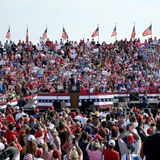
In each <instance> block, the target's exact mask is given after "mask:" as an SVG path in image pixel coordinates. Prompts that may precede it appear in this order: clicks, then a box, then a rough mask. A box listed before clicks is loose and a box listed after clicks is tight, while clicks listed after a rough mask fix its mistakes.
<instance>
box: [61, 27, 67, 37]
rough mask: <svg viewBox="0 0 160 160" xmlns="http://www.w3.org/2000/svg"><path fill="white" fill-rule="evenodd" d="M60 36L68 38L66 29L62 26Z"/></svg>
mask: <svg viewBox="0 0 160 160" xmlns="http://www.w3.org/2000/svg"><path fill="white" fill-rule="evenodd" d="M62 38H63V39H64V40H66V39H68V34H67V32H66V30H65V29H64V27H63V30H62Z"/></svg>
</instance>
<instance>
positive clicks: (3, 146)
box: [0, 38, 160, 160]
mask: <svg viewBox="0 0 160 160" xmlns="http://www.w3.org/2000/svg"><path fill="white" fill-rule="evenodd" d="M159 54H160V40H157V39H156V38H155V39H149V40H148V41H145V42H144V43H142V42H141V41H140V40H139V39H137V40H133V41H132V40H130V41H127V40H126V39H125V40H121V41H115V43H113V44H106V43H105V42H103V43H102V44H100V43H99V42H95V41H94V40H91V41H89V39H87V41H84V40H81V41H80V42H79V43H78V42H73V41H67V42H65V43H64V42H63V41H62V40H61V41H60V42H59V43H58V42H54V43H53V42H51V41H50V40H49V39H48V40H47V41H46V42H41V43H40V44H37V45H34V44H32V42H30V43H29V44H28V43H27V44H26V43H25V42H22V41H19V42H18V43H17V44H15V43H14V42H12V41H6V42H5V44H4V45H3V44H2V43H1V42H0V75H1V76H0V93H1V95H2V96H1V97H2V98H1V100H2V101H4V102H7V101H10V100H11V99H14V98H18V97H20V98H21V100H22V101H21V102H20V101H19V103H18V104H17V105H16V106H11V105H9V104H8V105H7V107H6V109H5V110H0V160H1V159H2V160H7V159H10V160H142V159H144V160H158V158H159V139H160V138H159V133H160V112H159V110H158V111H157V114H156V115H154V116H153V114H152V112H151V110H150V109H149V108H147V109H146V108H145V109H138V108H136V107H135V106H132V108H127V107H117V108H114V107H110V108H107V109H106V110H105V111H99V110H98V109H97V110H96V111H94V112H84V113H81V112H80V111H79V110H78V109H75V110H70V109H69V108H64V109H62V110H61V111H60V112H57V111H55V109H54V106H53V107H49V108H48V110H46V111H45V112H43V113H41V112H39V109H38V108H35V109H34V111H33V113H30V114H28V113H26V112H25V111H24V109H23V106H24V105H25V104H26V102H25V100H23V97H25V96H29V95H32V94H34V93H39V92H48V93H56V92H66V93H67V91H68V87H69V85H70V83H71V82H73V83H75V84H76V83H79V84H80V87H81V93H94V92H96V93H100V92H132V91H135V92H139V93H146V92H147V93H149V92H154V93H155V92H159V87H160V83H159V79H160V66H159V65H160V64H159V63H160V58H159V57H160V56H159Z"/></svg>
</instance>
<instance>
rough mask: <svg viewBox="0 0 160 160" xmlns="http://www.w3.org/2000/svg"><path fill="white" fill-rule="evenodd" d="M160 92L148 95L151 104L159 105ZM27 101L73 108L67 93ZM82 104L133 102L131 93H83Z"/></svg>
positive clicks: (15, 101) (37, 95) (80, 99)
mask: <svg viewBox="0 0 160 160" xmlns="http://www.w3.org/2000/svg"><path fill="white" fill-rule="evenodd" d="M138 96H139V97H138V99H139V100H138V101H134V102H135V103H136V102H137V103H141V100H142V96H143V94H138ZM159 97H160V92H159V93H150V94H147V98H148V100H149V103H150V104H152V103H154V104H157V103H158V101H159ZM25 99H28V100H29V99H34V102H35V104H36V106H37V107H40V108H41V107H42V108H45V107H50V106H53V105H54V103H55V102H62V103H65V104H66V106H71V103H70V96H69V94H67V93H52V94H50V93H39V94H35V95H32V96H27V97H25ZM18 100H19V99H14V100H11V101H9V102H7V103H1V104H0V107H1V109H3V108H5V107H6V105H7V104H11V105H13V106H14V105H16V104H17V102H18ZM82 102H92V103H93V104H94V105H95V106H101V107H102V106H111V105H113V104H114V103H119V102H127V103H128V102H131V100H130V93H124V92H123V93H118V92H116V93H115V92H112V93H91V94H88V93H83V94H80V96H79V106H81V105H82Z"/></svg>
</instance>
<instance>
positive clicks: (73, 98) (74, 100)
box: [68, 83, 80, 108]
mask: <svg viewBox="0 0 160 160" xmlns="http://www.w3.org/2000/svg"><path fill="white" fill-rule="evenodd" d="M68 93H69V96H70V102H71V108H77V107H79V104H78V103H79V94H80V84H79V83H78V84H75V85H70V86H69V88H68Z"/></svg>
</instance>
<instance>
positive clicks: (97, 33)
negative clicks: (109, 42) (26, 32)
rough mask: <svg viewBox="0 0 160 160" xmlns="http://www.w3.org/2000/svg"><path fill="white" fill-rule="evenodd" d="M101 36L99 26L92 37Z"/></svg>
mask: <svg viewBox="0 0 160 160" xmlns="http://www.w3.org/2000/svg"><path fill="white" fill-rule="evenodd" d="M96 36H99V27H97V28H96V30H95V31H94V32H93V33H92V37H96Z"/></svg>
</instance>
